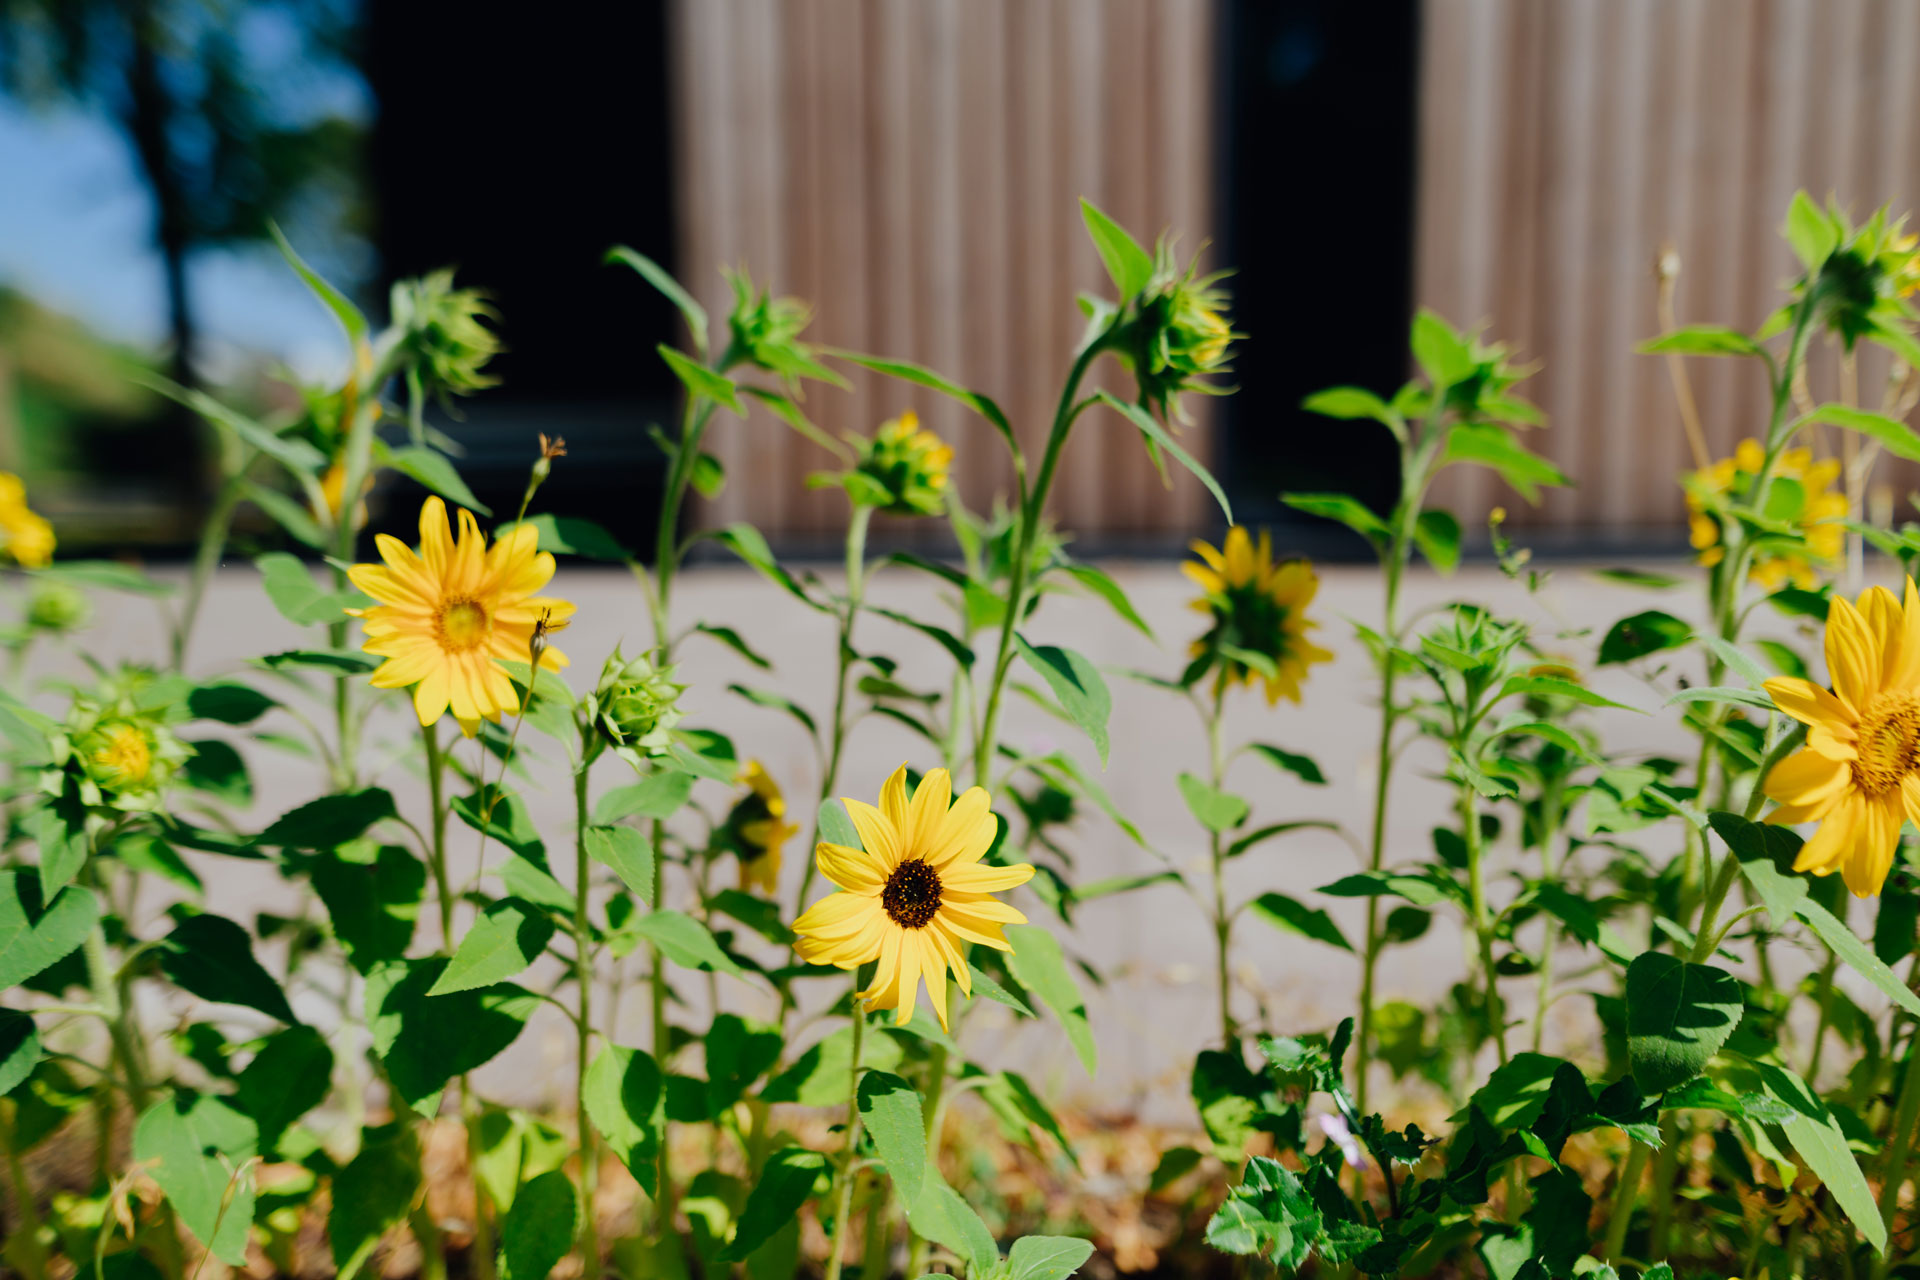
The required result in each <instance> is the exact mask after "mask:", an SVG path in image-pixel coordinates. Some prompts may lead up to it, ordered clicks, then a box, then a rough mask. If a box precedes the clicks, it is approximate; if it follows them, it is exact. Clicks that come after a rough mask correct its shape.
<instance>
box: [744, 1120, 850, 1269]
mask: <svg viewBox="0 0 1920 1280" xmlns="http://www.w3.org/2000/svg"><path fill="white" fill-rule="evenodd" d="M826 1168H827V1158H826V1157H825V1156H823V1155H821V1154H820V1153H819V1152H818V1151H809V1150H807V1149H806V1148H805V1147H798V1146H792V1147H782V1148H781V1149H780V1150H778V1151H776V1152H774V1153H773V1155H771V1156H770V1157H768V1159H767V1163H766V1164H765V1165H764V1166H762V1168H761V1170H760V1180H759V1181H758V1182H756V1183H755V1184H754V1187H753V1191H752V1193H751V1194H749V1195H748V1196H747V1203H746V1207H745V1208H743V1209H741V1211H740V1221H739V1225H738V1226H737V1227H736V1228H735V1229H734V1235H733V1241H732V1243H730V1244H729V1245H727V1247H726V1248H725V1249H723V1250H721V1252H720V1261H722V1262H738V1261H740V1260H741V1259H743V1258H745V1257H746V1256H747V1255H748V1254H750V1253H752V1252H753V1251H754V1250H755V1249H758V1248H759V1247H760V1246H761V1245H763V1244H765V1243H766V1242H767V1241H768V1240H770V1239H772V1238H773V1235H774V1233H775V1232H776V1231H778V1230H780V1228H781V1227H782V1226H784V1225H785V1224H786V1223H788V1222H790V1221H792V1220H793V1219H794V1218H796V1217H798V1216H799V1213H800V1206H802V1205H804V1204H805V1203H806V1202H807V1201H808V1200H809V1199H811V1198H812V1196H813V1189H814V1185H815V1184H816V1183H817V1182H819V1180H820V1175H821V1174H822V1173H824V1172H825V1171H826Z"/></svg>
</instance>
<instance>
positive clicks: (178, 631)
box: [172, 458, 252, 671]
mask: <svg viewBox="0 0 1920 1280" xmlns="http://www.w3.org/2000/svg"><path fill="white" fill-rule="evenodd" d="M251 461H252V459H251V458H249V459H248V462H251ZM244 473H245V466H244V465H243V466H242V468H241V470H240V471H239V472H236V473H234V474H233V475H230V476H228V477H227V479H226V481H225V483H223V484H222V485H221V486H220V492H219V494H218V496H216V497H215V498H214V500H213V505H212V506H211V507H209V508H208V510H207V521H206V523H205V524H204V525H202V526H201V529H200V545H199V547H198V548H197V549H196V550H195V552H194V556H193V572H192V574H191V576H190V577H188V579H187V594H186V597H185V599H183V600H182V601H181V602H180V616H179V618H178V619H176V620H175V622H174V625H173V646H172V648H173V661H172V667H173V670H175V671H184V670H185V669H186V665H187V646H188V645H189V644H190V643H191V642H192V640H193V631H194V625H195V623H197V622H198V621H199V618H200V606H201V605H202V604H204V603H205V602H206V598H207V584H208V583H210V582H212V581H213V575H214V571H215V570H217V569H218V568H219V567H220V559H221V556H222V555H223V554H224V553H225V551H226V548H227V533H228V531H229V530H230V529H231V528H232V527H233V513H234V511H235V510H236V509H237V508H238V507H239V506H240V498H241V495H242V493H243V488H242V484H243V481H242V476H243V475H244Z"/></svg>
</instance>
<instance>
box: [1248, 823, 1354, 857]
mask: <svg viewBox="0 0 1920 1280" xmlns="http://www.w3.org/2000/svg"><path fill="white" fill-rule="evenodd" d="M1338 830H1340V824H1339V823H1337V822H1322V821H1319V820H1312V819H1310V820H1308V821H1304V822H1274V823H1269V824H1268V825H1267V826H1264V827H1256V828H1255V829H1254V830H1252V831H1249V832H1247V834H1245V835H1243V836H1241V837H1240V838H1239V839H1238V840H1235V841H1234V842H1233V843H1232V844H1230V845H1228V846H1227V850H1226V854H1225V856H1226V857H1229V858H1237V857H1239V856H1240V855H1241V854H1243V853H1245V852H1246V851H1247V850H1249V849H1251V848H1253V847H1254V846H1255V845H1257V844H1264V843H1265V842H1267V841H1268V840H1271V839H1273V838H1274V837H1275V836H1284V835H1286V834H1288V833H1289V832H1292V831H1338Z"/></svg>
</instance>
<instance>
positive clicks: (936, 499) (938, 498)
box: [855, 409, 953, 516]
mask: <svg viewBox="0 0 1920 1280" xmlns="http://www.w3.org/2000/svg"><path fill="white" fill-rule="evenodd" d="M952 462H953V447H952V446H951V445H949V444H947V443H946V442H945V441H943V440H942V439H941V438H940V437H939V436H936V435H935V434H933V432H931V431H923V430H921V428H920V419H919V417H918V415H916V414H915V413H914V412H913V410H911V409H909V410H907V411H906V412H905V413H902V414H901V415H900V416H899V417H897V418H894V419H893V420H891V421H889V422H885V423H882V424H881V427H880V430H879V431H877V432H876V433H874V437H873V439H871V440H868V441H865V442H863V443H862V445H861V446H860V460H859V462H858V463H856V464H855V470H857V471H858V472H859V473H860V474H861V475H863V476H866V477H867V478H868V479H870V480H872V481H873V482H874V483H875V484H876V485H877V486H878V487H879V489H880V490H883V491H884V492H885V494H886V498H885V501H881V502H877V503H876V504H875V505H876V506H877V507H878V508H879V509H880V510H882V511H885V512H887V513H889V514H891V515H900V516H937V515H939V514H940V513H941V512H942V511H944V510H945V509H946V504H947V468H948V466H949V465H950V464H951V463H952Z"/></svg>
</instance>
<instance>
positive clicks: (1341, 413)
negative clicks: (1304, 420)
mask: <svg viewBox="0 0 1920 1280" xmlns="http://www.w3.org/2000/svg"><path fill="white" fill-rule="evenodd" d="M1300 407H1301V408H1302V409H1305V410H1306V411H1307V412H1308V413H1318V414H1322V415H1324V416H1326V417H1329V418H1339V419H1341V420H1343V421H1352V420H1353V419H1355V418H1372V419H1373V420H1374V421H1375V422H1377V423H1379V424H1380V425H1381V426H1383V427H1385V428H1386V429H1387V430H1389V431H1391V432H1393V436H1394V439H1396V440H1405V439H1406V438H1407V420H1406V419H1405V418H1403V417H1402V416H1400V413H1399V411H1398V410H1396V409H1395V408H1394V407H1393V406H1392V405H1390V404H1388V403H1387V402H1386V401H1385V400H1382V399H1381V398H1380V397H1379V396H1377V395H1375V394H1373V392H1371V391H1368V390H1366V389H1365V388H1363V387H1328V388H1327V389H1326V390H1324V391H1316V392H1314V393H1313V394H1312V395H1310V396H1308V397H1307V398H1306V399H1305V400H1302V401H1301V402H1300Z"/></svg>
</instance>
